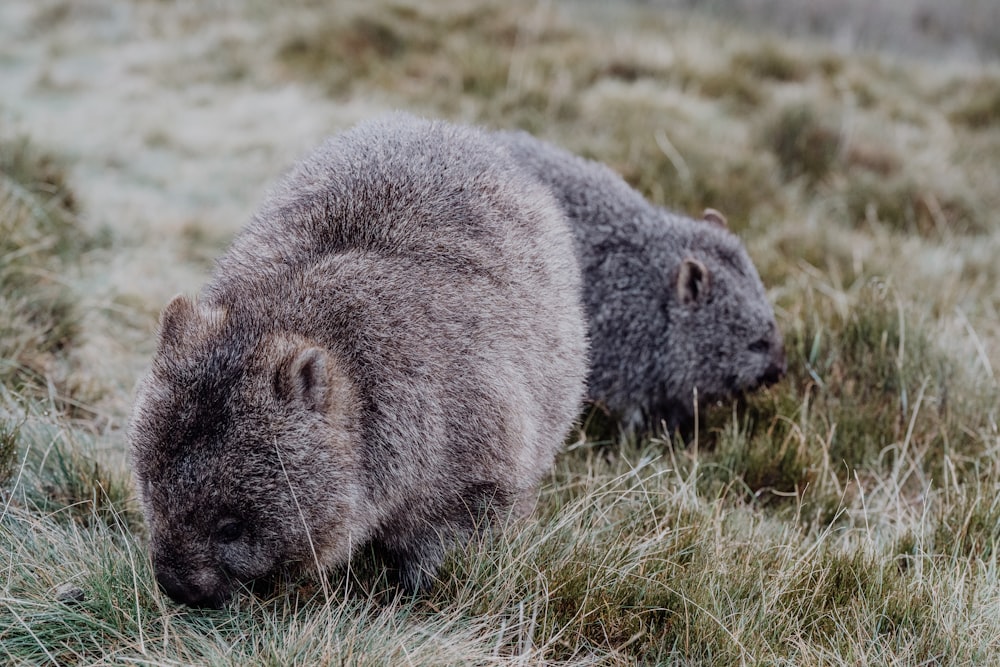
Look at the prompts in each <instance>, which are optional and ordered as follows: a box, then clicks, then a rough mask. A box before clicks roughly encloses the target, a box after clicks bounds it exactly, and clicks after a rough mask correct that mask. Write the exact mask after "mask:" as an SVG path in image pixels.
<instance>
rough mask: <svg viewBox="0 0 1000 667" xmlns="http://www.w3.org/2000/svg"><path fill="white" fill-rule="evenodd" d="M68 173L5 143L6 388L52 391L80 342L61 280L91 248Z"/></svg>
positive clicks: (0, 350)
mask: <svg viewBox="0 0 1000 667" xmlns="http://www.w3.org/2000/svg"><path fill="white" fill-rule="evenodd" d="M75 202H76V198H75V196H74V195H73V193H72V191H71V190H70V189H69V187H68V186H67V184H66V172H65V170H64V168H63V167H62V165H61V164H60V163H59V162H58V161H57V160H56V159H55V158H54V157H52V156H50V155H48V154H45V153H41V152H39V151H37V150H36V149H34V147H33V146H32V145H31V143H30V142H29V141H27V140H26V139H24V138H18V139H0V381H3V382H4V383H8V382H15V383H18V384H24V383H31V384H35V385H39V384H40V385H41V386H43V387H44V386H45V384H46V382H47V380H46V378H47V377H50V376H51V375H52V373H53V370H54V369H53V365H54V362H55V359H56V357H57V356H58V355H59V354H60V353H61V352H63V351H64V350H66V349H67V348H68V347H69V346H70V345H72V343H73V341H74V340H75V338H76V337H77V335H78V332H79V326H78V321H79V320H78V314H77V312H76V306H75V303H74V298H73V296H72V294H71V293H70V292H69V291H68V290H67V289H66V281H65V279H64V278H63V277H62V275H61V274H62V273H63V272H64V271H65V269H66V266H67V265H68V263H71V262H72V261H73V260H74V258H76V257H78V256H79V253H80V252H81V251H82V250H83V248H84V247H85V246H86V239H85V235H84V234H83V233H82V232H81V230H80V229H79V226H78V225H77V222H76V213H77V209H76V203H75Z"/></svg>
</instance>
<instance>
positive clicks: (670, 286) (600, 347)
mask: <svg viewBox="0 0 1000 667" xmlns="http://www.w3.org/2000/svg"><path fill="white" fill-rule="evenodd" d="M494 136H495V137H496V138H497V140H498V141H500V142H501V143H502V144H504V145H505V146H506V147H507V148H508V149H509V150H510V151H511V153H512V154H513V155H514V158H515V159H516V160H517V161H518V163H520V164H521V165H523V166H525V168H527V169H529V170H530V171H532V172H533V173H534V174H535V175H536V176H537V177H538V178H539V179H540V180H542V181H543V182H545V183H546V184H548V185H549V187H551V188H552V191H553V192H554V194H555V196H556V198H557V199H558V200H559V203H560V205H561V206H562V208H563V210H564V211H565V212H566V214H567V215H568V216H569V218H570V222H571V225H572V227H573V232H574V235H575V240H576V253H577V257H578V259H579V262H580V265H581V269H582V271H583V276H584V304H585V308H586V311H587V316H588V321H589V327H590V344H591V353H590V355H591V367H590V375H589V377H588V398H589V400H590V401H592V402H593V403H595V404H597V405H599V406H602V407H603V409H604V410H606V411H607V412H609V413H610V415H611V416H612V418H613V419H614V420H615V421H617V422H618V423H619V425H620V426H621V427H622V428H623V430H625V431H627V432H632V433H634V432H637V431H643V432H647V433H648V432H651V431H655V430H656V429H657V428H660V427H662V426H664V425H665V427H666V429H667V431H668V432H670V433H673V432H675V431H678V430H679V431H680V432H681V434H682V435H685V436H689V435H690V433H691V430H692V428H691V427H692V424H693V418H694V414H695V407H696V406H695V403H696V400H697V402H698V403H701V404H703V405H704V404H705V403H707V402H710V401H716V400H720V399H724V398H730V397H732V396H734V395H737V394H742V393H745V392H749V391H751V390H753V389H755V388H757V387H759V386H761V385H768V384H772V383H774V382H777V381H778V380H779V379H780V378H781V377H782V376H783V375H784V373H785V353H784V346H783V343H782V337H781V333H780V332H779V331H778V328H777V326H776V324H775V319H774V311H773V309H772V308H771V305H770V303H769V302H768V300H767V296H766V294H765V293H764V287H763V285H762V284H761V280H760V277H759V276H758V274H757V270H756V269H755V268H754V265H753V263H752V261H751V260H750V257H749V256H748V255H747V252H746V249H745V248H744V247H743V245H742V244H741V243H740V241H739V239H738V238H737V237H736V236H735V235H734V234H732V233H730V232H729V231H728V229H727V228H726V224H725V218H723V217H722V215H721V214H720V213H718V212H717V211H714V210H711V209H709V210H708V211H706V214H705V220H693V219H690V218H687V217H685V216H682V215H678V214H676V213H672V212H670V211H667V210H665V209H663V208H660V207H657V206H654V205H652V204H650V203H649V202H648V201H646V199H645V198H644V197H643V196H642V195H641V194H639V193H638V192H636V191H635V190H634V189H632V188H631V187H630V186H629V185H628V184H627V183H625V181H624V180H623V179H622V178H621V177H620V176H619V175H618V174H616V173H615V172H613V171H612V170H611V169H609V168H608V167H606V166H604V165H601V164H599V163H597V162H593V161H591V160H586V159H583V158H581V157H578V156H576V155H573V154H572V153H570V152H568V151H565V150H563V149H561V148H558V147H556V146H553V145H551V144H548V143H545V142H543V141H540V140H538V139H536V138H534V137H532V136H531V135H529V134H526V133H523V132H499V133H496V134H495V135H494Z"/></svg>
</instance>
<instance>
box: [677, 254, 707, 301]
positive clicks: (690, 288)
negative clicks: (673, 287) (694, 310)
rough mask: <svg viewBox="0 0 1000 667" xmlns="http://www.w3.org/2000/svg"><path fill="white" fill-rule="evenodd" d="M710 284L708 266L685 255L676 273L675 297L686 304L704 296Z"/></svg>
mask: <svg viewBox="0 0 1000 667" xmlns="http://www.w3.org/2000/svg"><path fill="white" fill-rule="evenodd" d="M709 286H710V280H709V273H708V267H706V266H705V265H704V264H702V263H701V262H699V261H698V260H696V259H694V258H693V257H687V258H685V259H684V261H683V262H681V270H680V271H679V272H678V274H677V298H678V299H680V302H681V303H683V304H685V305H688V304H692V303H694V302H695V301H698V300H700V299H703V298H705V295H707V294H708V288H709Z"/></svg>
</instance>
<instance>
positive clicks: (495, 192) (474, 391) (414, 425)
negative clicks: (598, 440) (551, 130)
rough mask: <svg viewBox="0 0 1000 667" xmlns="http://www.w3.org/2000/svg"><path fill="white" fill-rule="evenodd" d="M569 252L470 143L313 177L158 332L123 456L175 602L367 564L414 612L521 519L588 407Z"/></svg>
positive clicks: (536, 197) (272, 210) (395, 132)
mask: <svg viewBox="0 0 1000 667" xmlns="http://www.w3.org/2000/svg"><path fill="white" fill-rule="evenodd" d="M572 243H573V241H572V236H571V233H570V231H569V229H568V225H567V221H566V219H565V216H564V214H563V213H562V211H561V210H560V209H559V207H558V205H557V203H556V202H555V200H554V199H553V197H552V195H551V193H550V192H549V190H548V189H547V188H545V187H544V186H542V185H540V184H539V183H538V182H537V181H536V180H535V179H534V178H532V177H531V176H528V175H526V172H525V171H524V170H523V169H521V168H520V167H518V166H517V165H516V164H515V163H514V162H513V161H512V160H511V159H510V156H509V155H508V153H507V152H506V151H505V150H504V149H503V148H501V147H499V146H498V144H497V142H496V141H494V140H492V139H490V138H489V137H488V135H486V134H485V133H483V132H482V131H479V130H475V129H472V128H468V127H463V126H457V125H451V124H447V123H443V122H430V121H424V120H419V119H416V118H413V117H411V116H407V115H403V114H396V115H391V116H388V117H385V118H382V119H379V120H376V121H370V122H366V123H363V124H361V125H359V126H356V127H354V128H353V129H350V130H348V131H346V132H344V133H342V134H340V135H338V136H335V137H333V138H331V139H329V140H328V141H327V142H326V143H324V144H323V145H322V146H320V147H319V148H318V149H317V150H316V151H315V152H313V153H312V154H311V155H309V156H308V157H306V158H305V159H304V160H303V161H302V162H301V163H300V164H299V165H298V166H297V167H295V168H294V170H293V171H292V172H291V173H290V174H289V175H288V176H287V177H286V178H285V179H284V181H283V182H282V183H281V184H280V186H279V187H278V188H277V189H276V190H274V191H273V192H272V193H271V194H270V196H269V197H268V198H267V199H266V201H265V203H264V204H263V206H262V207H261V208H260V210H259V211H258V212H257V213H256V215H255V216H254V218H253V220H252V221H251V222H250V224H249V225H248V227H247V228H246V229H245V230H244V231H243V232H242V233H241V234H240V235H239V236H238V237H237V239H236V240H235V241H234V243H233V244H232V246H231V247H230V248H229V250H228V251H227V252H226V253H225V254H224V255H223V256H222V257H221V258H219V260H218V263H217V266H216V269H215V272H214V276H213V278H212V279H211V281H210V282H209V283H208V284H207V285H206V286H205V288H204V289H203V291H202V293H201V296H200V298H199V299H198V300H197V302H194V301H193V300H190V299H188V298H186V297H183V296H179V297H176V298H175V299H174V300H173V301H172V302H171V303H170V304H169V305H167V307H166V308H165V310H164V312H163V314H162V316H161V323H160V331H159V347H158V350H157V352H156V355H155V358H154V360H153V364H152V368H151V371H150V373H149V375H148V376H147V377H146V378H145V379H144V381H143V382H142V383H141V385H140V388H139V390H138V395H137V398H136V402H135V407H134V411H133V415H132V419H131V423H130V449H131V458H132V462H133V466H134V473H135V478H136V482H137V488H138V491H139V494H140V498H141V502H142V507H143V510H144V513H145V516H146V519H147V523H148V526H149V530H150V548H151V551H152V557H153V564H154V568H155V571H156V576H157V579H158V581H159V582H160V584H161V586H162V587H163V589H164V590H165V591H166V592H167V593H168V594H169V595H170V596H171V597H173V598H174V599H176V600H178V601H181V602H184V603H188V604H191V605H197V606H218V605H221V604H223V603H224V602H225V601H226V600H227V599H228V598H229V597H230V596H231V593H232V591H233V587H234V586H235V585H236V584H238V583H240V582H245V581H248V580H251V579H254V578H257V577H261V576H263V575H266V574H269V573H272V572H275V571H278V570H281V569H283V568H285V567H305V568H315V569H318V570H320V571H322V570H325V569H327V568H330V567H332V566H336V565H338V564H342V563H345V562H347V561H348V560H349V559H350V558H351V556H352V554H354V553H356V551H357V550H358V548H359V547H361V546H363V545H366V544H370V545H371V546H372V548H373V549H374V550H376V551H377V552H379V553H381V554H383V555H384V556H386V557H387V559H388V560H389V562H390V564H391V565H393V566H394V569H396V570H397V572H398V576H399V578H400V581H401V584H402V585H403V586H404V587H405V588H407V589H410V590H418V589H420V588H423V587H425V586H426V585H427V583H428V581H429V577H431V576H433V575H434V573H435V572H436V570H437V568H438V566H439V565H440V563H441V561H442V559H443V557H444V555H445V553H446V551H447V549H448V548H449V546H451V545H454V544H455V543H456V541H457V540H461V539H463V538H464V537H465V536H467V535H468V534H469V533H470V531H472V530H473V528H474V527H475V526H476V525H477V524H478V523H479V522H480V521H483V520H488V519H489V517H490V516H491V515H493V514H497V513H499V514H505V513H506V512H507V511H508V510H511V509H513V510H514V511H515V512H516V511H525V510H527V509H530V507H532V506H533V498H534V494H535V492H536V488H537V485H538V483H539V481H540V479H541V477H542V476H543V475H544V474H545V473H546V472H547V471H548V470H549V468H550V466H551V464H552V461H553V457H554V456H555V454H556V452H557V451H558V450H559V449H560V447H561V445H562V443H563V440H564V438H565V436H566V434H567V432H568V430H569V429H570V427H571V426H572V424H573V422H574V420H575V419H576V418H577V417H578V414H579V409H580V405H581V401H582V399H583V395H584V379H585V376H586V352H587V350H586V347H587V344H586V323H585V320H584V315H583V308H582V303H581V297H580V289H581V288H580V273H579V269H578V267H577V265H576V262H575V260H574V256H573V247H572Z"/></svg>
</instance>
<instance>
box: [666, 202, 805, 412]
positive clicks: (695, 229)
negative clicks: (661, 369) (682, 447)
mask: <svg viewBox="0 0 1000 667" xmlns="http://www.w3.org/2000/svg"><path fill="white" fill-rule="evenodd" d="M681 224H683V225H685V226H686V227H687V230H686V232H685V233H684V234H683V235H684V237H685V240H686V247H685V249H684V254H683V259H682V261H681V262H680V264H679V265H678V266H677V268H676V270H675V272H674V275H672V276H670V280H671V282H670V284H671V286H672V287H673V290H674V295H673V298H672V299H670V300H669V302H670V304H671V306H670V310H671V312H670V314H669V315H670V322H671V337H670V343H669V345H670V347H671V348H672V349H670V350H668V352H667V354H668V355H669V357H670V359H671V361H672V363H671V364H670V367H671V371H672V372H673V373H675V374H676V375H675V377H674V378H673V379H674V382H675V383H676V384H677V385H678V388H679V389H680V392H679V394H677V395H680V396H689V397H692V401H693V392H694V390H695V389H697V391H698V397H699V400H700V401H711V400H716V399H720V398H726V397H730V396H733V395H737V394H742V393H745V392H749V391H752V390H754V389H756V388H758V387H760V386H764V385H770V384H773V383H775V382H777V381H778V380H780V379H781V377H782V376H784V374H785V370H786V365H785V349H784V344H783V342H782V337H781V332H779V331H778V328H777V325H776V323H775V319H774V310H773V309H772V308H771V304H770V303H769V301H768V299H767V295H766V294H765V292H764V286H763V285H762V284H761V280H760V276H759V275H758V274H757V270H756V268H754V265H753V262H752V261H751V260H750V257H749V255H748V254H747V252H746V249H745V248H744V247H743V244H742V243H740V241H739V240H738V239H737V238H736V237H735V236H734V235H733V234H731V233H730V232H729V231H728V230H727V229H726V228H725V218H724V217H723V216H722V215H721V214H720V213H718V212H717V211H714V210H712V209H709V210H708V211H706V213H705V220H703V221H691V220H685V221H682V222H681ZM684 407H685V408H687V407H691V408H693V402H692V405H691V406H684Z"/></svg>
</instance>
